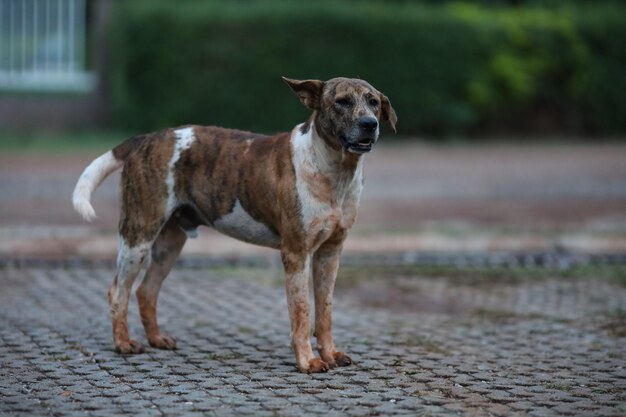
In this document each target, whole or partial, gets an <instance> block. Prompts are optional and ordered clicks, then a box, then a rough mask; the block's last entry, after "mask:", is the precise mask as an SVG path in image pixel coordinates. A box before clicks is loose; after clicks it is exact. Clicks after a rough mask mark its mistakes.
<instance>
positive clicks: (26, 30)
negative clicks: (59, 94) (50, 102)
mask: <svg viewBox="0 0 626 417" xmlns="http://www.w3.org/2000/svg"><path fill="white" fill-rule="evenodd" d="M86 24H87V16H86V0H0V89H2V90H26V91H47V90H51V91H89V90H90V89H91V88H92V87H93V85H94V76H93V74H92V73H90V72H89V71H87V69H86V59H85V48H86Z"/></svg>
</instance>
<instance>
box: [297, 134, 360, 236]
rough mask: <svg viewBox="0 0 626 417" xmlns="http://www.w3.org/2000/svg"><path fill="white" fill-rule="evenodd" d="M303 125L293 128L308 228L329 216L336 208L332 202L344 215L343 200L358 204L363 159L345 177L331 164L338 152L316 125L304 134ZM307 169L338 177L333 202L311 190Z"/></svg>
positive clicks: (301, 197) (299, 185) (302, 201)
mask: <svg viewBox="0 0 626 417" xmlns="http://www.w3.org/2000/svg"><path fill="white" fill-rule="evenodd" d="M300 126H301V125H300ZM300 126H296V128H295V129H294V131H293V132H294V133H293V136H292V138H291V141H292V148H293V164H294V168H295V171H296V190H297V192H298V198H299V200H300V207H301V219H302V226H303V227H304V230H308V228H309V226H310V225H311V223H312V222H313V221H314V220H315V219H323V218H325V217H327V215H328V214H329V213H330V212H331V211H332V210H333V207H332V206H331V204H333V205H334V208H335V209H338V214H340V215H341V216H343V215H344V214H345V213H344V210H343V208H344V203H346V202H347V200H354V201H355V204H357V203H358V199H359V197H360V195H361V190H362V184H363V182H362V174H363V169H362V168H363V158H361V159H360V160H359V162H358V166H357V169H356V172H354V176H345V177H342V176H341V175H342V174H340V173H337V172H336V171H335V168H334V167H333V164H332V163H331V161H332V160H333V158H336V151H334V150H331V149H329V148H328V147H327V146H326V144H325V143H324V141H323V140H322V139H321V138H319V137H315V136H314V133H313V132H315V129H314V127H313V126H311V127H310V128H309V129H308V131H307V133H305V134H302V132H301V129H300ZM304 170H307V171H310V172H309V174H315V173H318V172H319V173H323V174H324V175H327V176H330V177H332V178H335V179H336V180H337V184H336V188H335V190H334V196H333V198H332V199H333V200H334V201H332V202H331V201H320V200H318V199H317V198H315V196H314V195H313V194H312V193H311V191H310V190H309V187H310V184H308V183H307V182H306V181H305V180H304V178H305V175H303V174H304V173H303V171H304ZM308 177H311V175H308Z"/></svg>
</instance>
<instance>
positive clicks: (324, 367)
mask: <svg viewBox="0 0 626 417" xmlns="http://www.w3.org/2000/svg"><path fill="white" fill-rule="evenodd" d="M329 369H330V366H328V364H327V363H326V362H324V361H323V360H321V359H320V358H313V359H311V360H310V361H309V367H308V369H306V370H301V371H302V372H306V373H307V374H317V373H320V372H328V370H329Z"/></svg>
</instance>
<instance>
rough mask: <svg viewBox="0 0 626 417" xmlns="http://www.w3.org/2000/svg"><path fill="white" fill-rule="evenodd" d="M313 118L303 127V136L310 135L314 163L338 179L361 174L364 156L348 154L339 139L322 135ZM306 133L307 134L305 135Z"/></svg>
mask: <svg viewBox="0 0 626 417" xmlns="http://www.w3.org/2000/svg"><path fill="white" fill-rule="evenodd" d="M314 120H315V119H314V118H313V117H312V118H311V119H310V120H309V121H307V122H306V123H304V124H303V125H300V126H301V129H302V130H301V131H302V133H303V135H310V136H311V139H310V148H311V152H312V155H313V156H314V158H313V161H314V163H315V164H316V165H317V168H318V169H319V170H320V171H322V172H325V173H333V174H334V175H336V176H337V177H348V178H353V177H355V176H357V175H360V174H361V171H362V168H361V167H362V165H363V158H362V155H359V154H354V153H352V152H348V151H347V150H345V149H344V148H343V146H341V145H340V142H339V140H338V139H335V140H334V141H333V140H332V138H329V137H327V136H326V135H324V134H322V133H320V131H319V129H318V128H317V126H316V124H315V121H314ZM305 132H306V133H305Z"/></svg>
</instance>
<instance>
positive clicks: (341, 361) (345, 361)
mask: <svg viewBox="0 0 626 417" xmlns="http://www.w3.org/2000/svg"><path fill="white" fill-rule="evenodd" d="M333 357H334V359H335V366H349V365H352V359H351V358H350V356H348V355H346V354H345V353H343V352H335V353H333Z"/></svg>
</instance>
